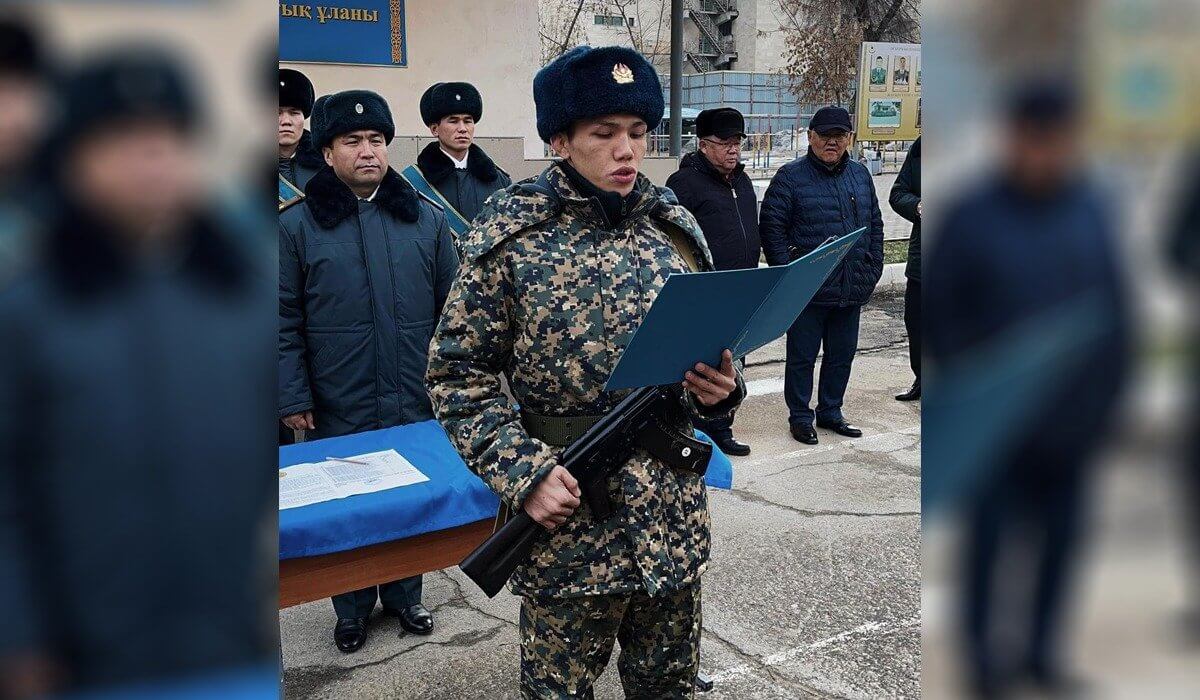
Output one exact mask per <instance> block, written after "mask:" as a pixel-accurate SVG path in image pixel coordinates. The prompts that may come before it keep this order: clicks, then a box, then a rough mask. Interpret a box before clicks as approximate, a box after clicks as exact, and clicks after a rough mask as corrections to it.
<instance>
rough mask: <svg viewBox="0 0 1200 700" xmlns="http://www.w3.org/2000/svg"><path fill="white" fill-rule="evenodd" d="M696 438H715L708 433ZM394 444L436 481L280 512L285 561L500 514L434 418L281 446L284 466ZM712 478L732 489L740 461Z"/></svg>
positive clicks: (712, 470)
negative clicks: (734, 469)
mask: <svg viewBox="0 0 1200 700" xmlns="http://www.w3.org/2000/svg"><path fill="white" fill-rule="evenodd" d="M696 435H697V437H698V438H700V439H702V440H707V441H708V442H712V441H711V440H709V438H708V437H707V436H706V435H704V434H703V433H700V432H697V433H696ZM388 449H392V450H395V451H396V452H399V453H400V454H401V455H403V456H404V458H405V459H407V460H408V461H409V462H411V463H412V464H413V466H415V467H416V468H417V469H419V470H420V471H421V473H423V474H424V475H425V476H427V477H429V481H424V482H421V483H418V484H412V485H410V486H401V487H399V488H394V489H388V490H386V491H376V492H375V493H366V494H361V495H358V496H351V497H349V498H340V499H337V500H333V501H325V502H323V503H314V504H313V505H310V506H303V507H300V508H289V509H287V510H282V511H280V512H279V558H280V559H294V558H296V557H311V556H317V555H320V554H330V553H332V552H342V551H346V550H349V549H357V548H358V547H365V546H367V545H372V544H379V543H380V542H391V541H394V540H399V539H403V538H405V537H414V536H416V535H421V534H424V533H427V532H437V531H438V530H446V529H449V528H452V527H458V526H459V525H466V524H467V523H473V522H476V521H479V520H484V519H487V518H492V517H494V516H495V515H496V508H497V506H498V505H499V500H498V499H497V498H496V495H495V494H494V493H492V491H491V489H489V488H488V487H487V486H486V485H485V484H484V483H483V481H482V480H481V479H480V478H479V477H478V476H476V475H475V474H474V473H472V472H471V471H470V470H469V469H467V465H466V464H464V463H463V461H462V458H461V457H459V456H458V452H457V451H456V450H455V449H454V446H453V445H451V444H450V439H449V438H448V437H446V432H445V431H444V430H443V429H442V426H441V424H440V423H438V422H437V421H434V420H429V421H423V422H421V423H412V424H409V425H402V426H398V427H395V428H386V429H383V430H372V431H369V432H365V433H355V434H353V435H344V436H342V437H335V438H327V439H325V440H313V441H311V442H301V443H297V444H295V445H285V446H283V447H280V448H279V468H280V469H283V468H286V467H289V466H292V465H295V464H305V463H310V462H323V461H325V459H327V458H329V457H351V456H353V455H360V454H366V453H369V452H379V451H382V450H388ZM705 483H707V484H708V485H709V486H712V487H715V488H726V489H727V488H730V487H732V485H733V466H732V464H731V463H730V461H729V458H728V457H726V456H725V455H724V454H722V453H721V451H720V450H719V449H714V450H713V457H712V459H711V460H709V463H708V473H707V474H706V475H705Z"/></svg>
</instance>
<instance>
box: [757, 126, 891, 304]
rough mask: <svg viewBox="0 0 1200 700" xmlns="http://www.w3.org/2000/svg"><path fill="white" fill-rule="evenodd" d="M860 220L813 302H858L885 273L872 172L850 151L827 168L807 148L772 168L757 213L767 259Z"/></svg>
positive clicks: (803, 248)
mask: <svg viewBox="0 0 1200 700" xmlns="http://www.w3.org/2000/svg"><path fill="white" fill-rule="evenodd" d="M863 226H865V227H867V230H866V231H865V232H864V233H863V235H862V237H861V238H859V240H858V243H857V244H855V246H854V248H852V249H851V250H850V251H849V252H848V253H846V257H845V259H844V260H842V262H841V263H840V264H839V265H838V266H837V267H836V268H834V269H833V272H831V273H830V274H829V278H828V279H826V280H825V284H823V285H822V286H821V289H820V290H818V291H817V294H816V296H814V297H813V300H812V302H811V303H812V304H813V305H814V306H861V305H863V304H865V303H867V300H868V299H870V298H871V293H872V292H873V291H874V290H875V283H876V282H878V281H879V278H880V276H882V275H883V214H882V212H880V210H879V199H878V198H877V197H876V196H875V185H874V183H873V182H872V181H871V174H870V173H869V172H867V169H866V167H865V166H863V165H862V164H861V163H857V162H854V161H852V160H850V156H849V154H846V155H845V156H843V157H842V160H841V161H840V162H838V164H837V165H836V166H834V167H832V168H831V167H829V166H827V165H825V164H824V163H822V162H821V161H820V160H818V159H817V157H816V155H815V154H814V153H813V152H812V151H811V150H809V152H808V155H806V156H804V157H803V158H797V159H796V160H793V161H792V162H790V163H788V164H787V165H785V166H783V167H782V168H780V169H779V172H777V173H775V177H774V178H772V179H771V185H770V186H769V187H767V193H766V195H765V196H764V197H763V202H762V210H761V212H760V213H759V232H760V234H761V235H762V245H763V251H764V252H765V253H766V256H767V262H768V263H770V264H771V265H786V264H787V263H789V262H791V261H792V260H794V259H795V258H797V257H800V256H802V255H804V254H806V253H809V252H811V251H812V250H813V249H814V248H816V247H818V246H820V245H821V244H822V243H824V242H825V241H826V240H827V239H829V238H830V237H833V236H839V237H840V236H844V235H846V234H848V233H851V232H853V231H855V230H856V229H858V228H860V227H863Z"/></svg>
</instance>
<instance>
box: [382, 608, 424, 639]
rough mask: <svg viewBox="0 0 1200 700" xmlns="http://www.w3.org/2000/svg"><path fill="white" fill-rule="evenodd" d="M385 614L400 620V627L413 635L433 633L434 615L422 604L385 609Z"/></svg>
mask: <svg viewBox="0 0 1200 700" xmlns="http://www.w3.org/2000/svg"><path fill="white" fill-rule="evenodd" d="M383 612H384V613H385V614H387V615H393V616H395V617H398V618H400V626H401V627H403V628H404V629H406V630H408V631H409V632H412V633H413V634H431V633H433V615H431V614H430V612H429V611H428V610H426V609H425V606H424V605H421V604H420V603H417V604H416V605H410V606H408V607H407V608H400V609H390V608H384V610H383Z"/></svg>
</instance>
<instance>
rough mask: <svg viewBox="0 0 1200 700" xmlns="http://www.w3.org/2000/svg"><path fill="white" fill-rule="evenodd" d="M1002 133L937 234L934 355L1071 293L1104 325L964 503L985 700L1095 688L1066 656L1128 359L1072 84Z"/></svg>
mask: <svg viewBox="0 0 1200 700" xmlns="http://www.w3.org/2000/svg"><path fill="white" fill-rule="evenodd" d="M1003 128H1004V138H1003V145H1002V150H1001V153H1000V157H999V158H1000V162H999V165H998V167H997V168H996V170H995V172H993V173H991V174H990V175H988V176H987V177H985V178H984V179H983V181H982V182H980V183H979V184H977V185H975V186H973V187H972V188H970V189H969V190H968V191H967V192H966V193H964V194H962V195H961V196H959V197H958V198H957V199H956V200H955V201H953V202H952V203H951V205H950V206H949V207H948V209H947V214H946V215H945V217H944V219H942V220H941V222H940V227H939V229H938V231H937V232H936V234H937V235H936V236H935V238H934V240H935V241H936V243H935V245H934V248H933V249H932V250H931V251H930V258H929V262H928V263H927V264H926V266H925V281H926V287H925V292H926V294H925V304H926V308H927V311H928V313H927V314H926V319H927V323H926V328H925V330H926V334H927V344H926V347H927V348H928V349H929V351H930V354H929V357H930V358H931V360H933V361H934V362H935V364H937V365H939V366H943V365H950V364H952V363H954V362H956V361H960V360H962V359H963V358H966V357H970V356H971V355H972V353H974V352H975V351H977V350H978V349H980V348H982V347H985V346H997V345H999V344H1002V343H1004V342H1006V341H1008V340H1011V339H1012V338H1013V337H1014V336H1015V335H1016V334H1017V333H1018V332H1019V330H1020V327H1021V326H1022V323H1023V322H1024V321H1027V320H1029V319H1032V318H1035V317H1038V316H1039V315H1040V314H1042V313H1043V312H1045V311H1046V310H1048V309H1054V308H1061V307H1063V306H1065V305H1068V304H1070V303H1071V302H1081V301H1084V300H1095V301H1096V303H1097V304H1098V306H1099V307H1100V308H1101V309H1103V314H1102V315H1103V320H1102V322H1101V323H1100V324H1098V325H1100V326H1101V328H1100V329H1099V331H1098V332H1097V333H1096V334H1094V336H1089V337H1088V338H1086V339H1079V342H1078V344H1077V346H1075V347H1074V348H1073V351H1072V353H1071V355H1070V357H1069V359H1068V360H1067V361H1066V365H1065V367H1063V368H1062V369H1061V370H1060V371H1059V372H1058V375H1059V376H1058V381H1057V383H1056V384H1055V385H1054V386H1053V387H1051V389H1050V390H1049V391H1048V392H1044V393H1043V396H1042V397H1041V399H1040V400H1039V401H1037V402H1036V403H1034V404H1032V405H1029V406H1027V407H1026V411H1025V413H1026V414H1027V415H1028V424H1029V425H1030V426H1031V427H1030V428H1029V429H1028V430H1025V431H1022V432H1020V433H1014V434H1012V435H1010V436H1009V439H1008V441H1007V443H1006V445H1005V448H1006V449H1005V452H1004V454H1003V455H1001V456H999V457H998V459H997V461H998V465H997V467H996V468H995V469H994V470H993V471H990V472H988V473H986V474H980V475H978V477H977V478H976V480H975V482H974V483H973V484H972V486H973V488H972V489H971V490H970V491H969V493H968V494H967V496H966V498H965V501H966V502H965V503H963V504H962V505H963V506H964V511H965V517H966V521H967V523H966V524H967V534H966V537H965V540H964V546H965V551H964V558H963V562H962V564H963V567H964V568H963V572H962V575H963V589H964V590H963V604H964V608H963V619H962V623H963V625H964V628H963V634H964V636H965V645H964V647H963V651H964V653H965V655H966V659H965V663H966V679H965V680H966V681H967V683H968V684H969V686H970V688H971V690H972V691H973V692H975V693H976V694H978V695H980V696H982V697H996V696H1001V695H1004V694H1006V693H1007V692H1010V691H1013V690H1015V689H1017V687H1018V685H1019V684H1021V683H1026V682H1028V683H1031V684H1032V685H1033V686H1034V687H1035V688H1036V689H1037V690H1039V691H1042V692H1049V693H1051V694H1072V693H1075V692H1078V691H1081V690H1083V689H1085V688H1086V686H1084V684H1083V683H1082V681H1081V680H1080V679H1077V678H1075V677H1074V676H1073V675H1072V673H1071V672H1070V670H1069V669H1067V668H1066V667H1065V664H1064V661H1063V659H1064V658H1065V656H1066V654H1065V647H1064V645H1063V626H1064V625H1063V622H1064V617H1065V614H1066V612H1067V609H1068V601H1069V593H1070V583H1071V580H1072V574H1073V573H1074V570H1075V568H1074V558H1075V556H1074V555H1075V554H1076V553H1077V551H1078V549H1079V545H1080V525H1081V521H1082V515H1083V506H1084V503H1085V500H1086V492H1087V488H1088V486H1089V482H1090V478H1089V477H1090V476H1091V475H1092V466H1093V465H1092V462H1093V458H1094V457H1095V455H1096V452H1097V449H1098V448H1099V447H1100V445H1101V444H1102V442H1103V441H1104V440H1105V438H1107V437H1108V435H1109V419H1110V417H1111V414H1112V409H1113V408H1114V405H1115V403H1116V400H1117V398H1118V393H1119V392H1118V389H1119V387H1120V386H1121V384H1122V380H1123V377H1124V375H1125V373H1126V368H1127V365H1128V361H1129V340H1128V338H1127V319H1126V311H1125V299H1124V293H1123V291H1122V283H1121V279H1120V271H1119V269H1118V268H1119V260H1118V257H1119V252H1118V246H1117V242H1116V241H1115V240H1114V237H1115V235H1116V232H1115V229H1116V224H1117V218H1116V214H1115V213H1114V212H1113V211H1111V208H1110V207H1109V206H1108V201H1107V199H1106V198H1105V196H1104V195H1103V194H1102V193H1101V192H1100V191H1099V190H1098V188H1097V187H1096V186H1095V185H1093V184H1092V183H1091V182H1090V181H1089V179H1088V177H1087V175H1086V174H1085V173H1084V172H1082V170H1081V168H1080V165H1079V163H1080V161H1081V159H1082V158H1083V151H1082V148H1081V144H1080V143H1079V134H1080V132H1081V130H1082V123H1081V117H1080V113H1079V106H1078V98H1077V96H1076V95H1075V93H1074V91H1073V90H1072V89H1071V88H1070V87H1069V86H1068V85H1067V84H1065V83H1060V82H1057V81H1053V80H1041V81H1037V82H1031V83H1025V84H1022V85H1020V86H1018V87H1017V88H1015V89H1014V90H1013V91H1012V93H1011V94H1010V96H1009V98H1008V104H1007V114H1006V119H1005V122H1004V125H1003ZM982 370H986V368H982ZM1002 560H1003V561H1005V562H1007V564H1006V566H1004V567H1003V568H1001V567H999V566H998V564H999V562H1000V561H1002ZM1025 577H1028V578H1029V579H1030V580H1023V579H1024V578H1025ZM1018 594H1025V595H1024V598H1022V596H1021V595H1018ZM1014 598H1016V600H1014ZM1010 626H1011V627H1015V628H1016V629H1011V630H1010V629H1009V627H1010ZM1005 632H1012V634H1011V635H1005V634H1004V633H1005ZM1014 635H1015V640H1014V639H1013V636H1014Z"/></svg>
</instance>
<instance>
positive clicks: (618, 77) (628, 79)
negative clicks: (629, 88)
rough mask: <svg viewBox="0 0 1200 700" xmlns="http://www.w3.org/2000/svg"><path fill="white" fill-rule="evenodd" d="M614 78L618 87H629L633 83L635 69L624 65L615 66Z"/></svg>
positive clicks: (613, 70)
mask: <svg viewBox="0 0 1200 700" xmlns="http://www.w3.org/2000/svg"><path fill="white" fill-rule="evenodd" d="M612 77H613V80H614V81H616V82H617V84H618V85H628V84H629V83H632V82H633V69H631V68H630V67H629V66H627V65H625V64H624V63H618V64H616V65H614V66H613V69H612Z"/></svg>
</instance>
